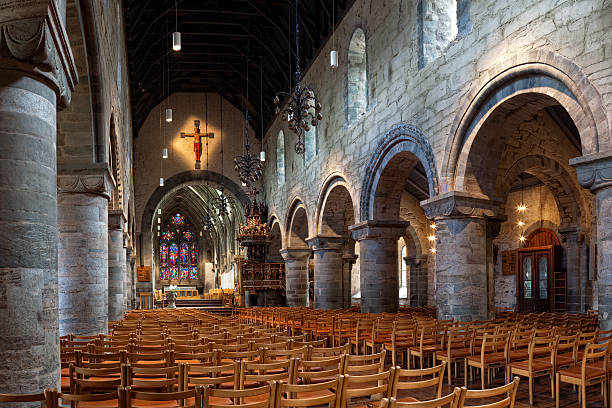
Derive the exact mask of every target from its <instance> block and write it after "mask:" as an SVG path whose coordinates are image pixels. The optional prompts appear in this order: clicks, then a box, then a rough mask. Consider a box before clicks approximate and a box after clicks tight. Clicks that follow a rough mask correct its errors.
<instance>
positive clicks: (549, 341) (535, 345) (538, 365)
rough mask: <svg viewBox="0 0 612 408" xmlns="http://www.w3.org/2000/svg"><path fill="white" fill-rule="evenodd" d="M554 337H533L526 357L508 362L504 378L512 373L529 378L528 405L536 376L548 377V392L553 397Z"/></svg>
mask: <svg viewBox="0 0 612 408" xmlns="http://www.w3.org/2000/svg"><path fill="white" fill-rule="evenodd" d="M556 343H557V339H556V338H555V337H533V338H532V339H531V342H530V344H529V350H528V354H529V356H528V359H527V360H525V361H516V362H513V363H510V364H508V369H507V370H508V373H507V374H506V378H511V377H512V376H514V375H517V376H522V377H527V378H528V379H529V405H533V380H534V378H536V377H542V376H545V375H547V376H549V377H550V394H551V396H553V397H554V395H555V390H554V381H553V378H554V374H555V346H556Z"/></svg>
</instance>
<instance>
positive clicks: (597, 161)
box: [570, 150, 612, 193]
mask: <svg viewBox="0 0 612 408" xmlns="http://www.w3.org/2000/svg"><path fill="white" fill-rule="evenodd" d="M570 165H571V166H573V167H574V168H575V169H576V176H577V177H578V183H580V185H581V186H582V187H584V188H588V189H589V190H591V192H593V193H595V192H596V191H597V190H600V189H602V188H607V187H612V150H608V151H605V152H597V153H591V154H587V155H585V156H581V157H576V158H574V159H571V160H570Z"/></svg>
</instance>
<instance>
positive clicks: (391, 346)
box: [384, 319, 416, 367]
mask: <svg viewBox="0 0 612 408" xmlns="http://www.w3.org/2000/svg"><path fill="white" fill-rule="evenodd" d="M415 339H416V325H415V323H414V321H413V320H412V319H410V320H396V321H395V322H393V332H392V333H391V342H390V343H385V345H384V347H385V350H387V351H389V352H391V365H393V366H394V367H395V366H397V364H396V356H397V354H398V353H399V354H400V356H402V363H401V364H400V365H401V366H403V365H404V363H403V362H404V361H405V360H404V358H403V356H404V353H406V357H408V349H409V348H410V347H414V346H415Z"/></svg>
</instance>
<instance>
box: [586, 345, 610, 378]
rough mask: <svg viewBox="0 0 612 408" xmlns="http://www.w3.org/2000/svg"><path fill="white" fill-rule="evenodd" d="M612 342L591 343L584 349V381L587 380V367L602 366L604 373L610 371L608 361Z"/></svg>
mask: <svg viewBox="0 0 612 408" xmlns="http://www.w3.org/2000/svg"><path fill="white" fill-rule="evenodd" d="M611 346H612V342H610V341H607V342H605V343H589V344H587V345H586V346H585V348H584V354H583V355H582V379H584V378H585V374H586V369H587V365H588V366H601V367H602V369H603V370H604V372H606V371H607V369H608V359H609V356H610V348H611Z"/></svg>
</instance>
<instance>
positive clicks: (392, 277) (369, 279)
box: [349, 221, 410, 313]
mask: <svg viewBox="0 0 612 408" xmlns="http://www.w3.org/2000/svg"><path fill="white" fill-rule="evenodd" d="M408 225H410V223H408V222H406V221H363V222H360V223H358V224H355V225H351V226H350V227H349V231H351V233H352V234H353V239H354V240H355V241H359V265H360V266H359V270H360V288H361V312H362V313H383V312H390V313H394V312H397V311H398V310H399V280H398V276H397V256H398V255H397V240H398V238H399V237H400V236H403V235H404V234H405V233H406V228H407V227H408Z"/></svg>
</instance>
